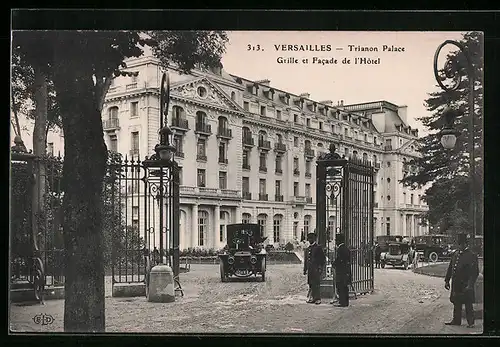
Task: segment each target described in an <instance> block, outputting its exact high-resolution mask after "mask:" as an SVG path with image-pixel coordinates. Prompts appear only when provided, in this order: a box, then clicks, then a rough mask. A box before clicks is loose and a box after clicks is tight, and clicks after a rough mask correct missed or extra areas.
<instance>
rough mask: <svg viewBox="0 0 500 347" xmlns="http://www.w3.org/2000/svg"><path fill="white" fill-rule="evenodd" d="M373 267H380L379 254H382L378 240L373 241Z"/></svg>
mask: <svg viewBox="0 0 500 347" xmlns="http://www.w3.org/2000/svg"><path fill="white" fill-rule="evenodd" d="M374 253H375V267H376V268H377V269H378V268H380V255H381V254H382V249H381V248H380V245H379V244H378V242H376V243H375V250H374Z"/></svg>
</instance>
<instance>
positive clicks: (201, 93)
mask: <svg viewBox="0 0 500 347" xmlns="http://www.w3.org/2000/svg"><path fill="white" fill-rule="evenodd" d="M196 91H197V93H198V96H200V97H202V98H204V97H205V96H207V90H206V89H205V87H201V86H200V87H198V89H197V90H196Z"/></svg>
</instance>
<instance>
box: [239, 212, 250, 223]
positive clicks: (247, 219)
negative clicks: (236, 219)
mask: <svg viewBox="0 0 500 347" xmlns="http://www.w3.org/2000/svg"><path fill="white" fill-rule="evenodd" d="M251 219H252V215H251V214H250V213H243V214H242V215H241V223H243V224H248V223H250V220H251Z"/></svg>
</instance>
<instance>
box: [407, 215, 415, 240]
mask: <svg viewBox="0 0 500 347" xmlns="http://www.w3.org/2000/svg"><path fill="white" fill-rule="evenodd" d="M408 222H409V224H410V227H409V230H410V236H414V233H413V215H412V214H410V215H409V218H408Z"/></svg>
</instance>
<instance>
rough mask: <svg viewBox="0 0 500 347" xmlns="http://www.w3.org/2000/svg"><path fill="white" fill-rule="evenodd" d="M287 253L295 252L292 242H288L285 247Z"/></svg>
mask: <svg viewBox="0 0 500 347" xmlns="http://www.w3.org/2000/svg"><path fill="white" fill-rule="evenodd" d="M285 251H287V252H292V251H293V244H292V243H291V242H288V243H287V244H286V245H285Z"/></svg>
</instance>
